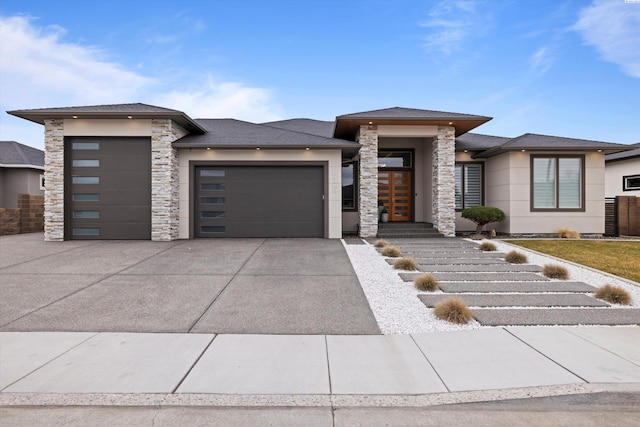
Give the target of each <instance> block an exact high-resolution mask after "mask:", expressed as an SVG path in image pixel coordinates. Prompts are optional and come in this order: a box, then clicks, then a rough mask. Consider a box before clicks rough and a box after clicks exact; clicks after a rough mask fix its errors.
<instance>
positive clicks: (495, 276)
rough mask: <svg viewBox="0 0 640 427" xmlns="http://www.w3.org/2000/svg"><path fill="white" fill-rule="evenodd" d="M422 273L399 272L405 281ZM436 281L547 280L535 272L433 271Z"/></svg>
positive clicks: (411, 279)
mask: <svg viewBox="0 0 640 427" xmlns="http://www.w3.org/2000/svg"><path fill="white" fill-rule="evenodd" d="M421 274H424V272H422V273H400V277H401V278H402V280H404V281H405V282H412V281H413V279H415V278H416V276H419V275H421ZM434 276H435V278H436V279H438V281H441V282H443V281H448V282H465V281H472V282H496V281H508V282H515V281H548V280H549V279H547V278H546V277H544V276H542V275H539V274H535V273H434Z"/></svg>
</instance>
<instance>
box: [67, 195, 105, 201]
mask: <svg viewBox="0 0 640 427" xmlns="http://www.w3.org/2000/svg"><path fill="white" fill-rule="evenodd" d="M72 199H73V201H74V202H99V201H100V194H98V193H73V198H72Z"/></svg>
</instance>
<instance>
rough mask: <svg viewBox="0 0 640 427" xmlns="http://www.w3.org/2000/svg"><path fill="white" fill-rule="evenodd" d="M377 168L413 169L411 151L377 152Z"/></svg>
mask: <svg viewBox="0 0 640 427" xmlns="http://www.w3.org/2000/svg"><path fill="white" fill-rule="evenodd" d="M378 167H380V168H411V167H413V151H384V150H380V151H378Z"/></svg>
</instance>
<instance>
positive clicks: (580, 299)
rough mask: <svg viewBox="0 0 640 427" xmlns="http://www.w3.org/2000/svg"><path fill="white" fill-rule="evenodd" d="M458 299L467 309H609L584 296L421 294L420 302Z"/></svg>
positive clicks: (432, 303) (606, 305) (605, 305)
mask: <svg viewBox="0 0 640 427" xmlns="http://www.w3.org/2000/svg"><path fill="white" fill-rule="evenodd" d="M452 297H456V298H460V299H461V300H463V301H464V302H465V303H466V304H467V305H468V306H469V307H609V304H607V303H606V302H604V301H600V300H597V299H595V298H593V297H590V296H588V295H584V294H554V295H550V294H524V295H523V294H482V295H476V294H450V293H444V294H421V295H418V298H420V301H422V302H423V303H424V305H426V306H427V307H434V306H435V305H436V304H438V303H439V302H441V301H444V300H446V299H448V298H452Z"/></svg>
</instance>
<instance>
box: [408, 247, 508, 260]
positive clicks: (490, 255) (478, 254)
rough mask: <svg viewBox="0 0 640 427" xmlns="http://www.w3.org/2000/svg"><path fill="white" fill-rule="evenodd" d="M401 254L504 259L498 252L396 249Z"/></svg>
mask: <svg viewBox="0 0 640 427" xmlns="http://www.w3.org/2000/svg"><path fill="white" fill-rule="evenodd" d="M398 249H400V251H401V252H402V253H403V254H406V255H409V256H412V257H413V258H433V259H437V258H459V259H461V258H470V259H474V258H494V259H495V258H498V259H501V258H504V254H503V253H500V252H480V251H477V250H475V249H458V250H455V249H453V250H452V249H442V250H441V251H432V252H428V251H421V250H417V249H411V248H408V249H405V248H402V247H398Z"/></svg>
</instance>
